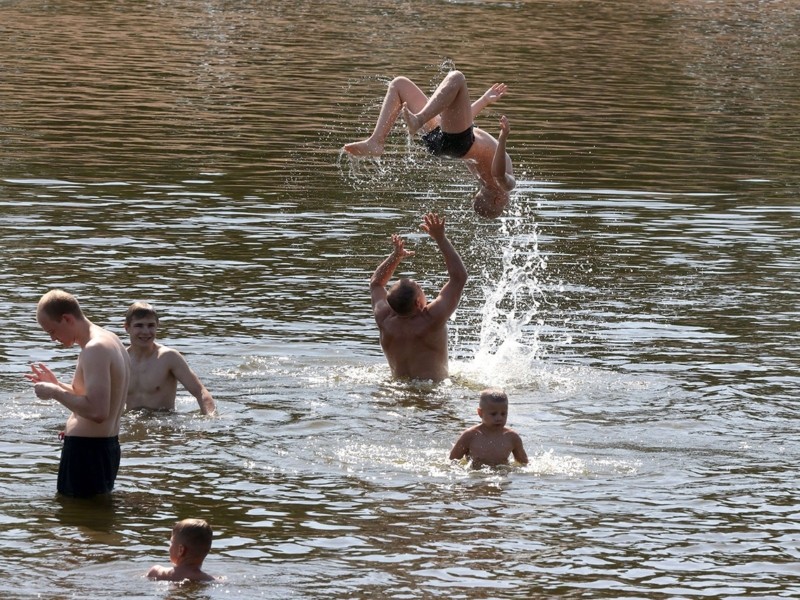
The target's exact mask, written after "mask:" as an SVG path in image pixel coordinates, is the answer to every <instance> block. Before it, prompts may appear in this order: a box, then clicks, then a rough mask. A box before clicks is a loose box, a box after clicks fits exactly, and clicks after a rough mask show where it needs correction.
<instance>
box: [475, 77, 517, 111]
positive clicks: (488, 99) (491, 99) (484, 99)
mask: <svg viewBox="0 0 800 600" xmlns="http://www.w3.org/2000/svg"><path fill="white" fill-rule="evenodd" d="M507 90H508V86H507V85H506V84H505V83H495V84H494V85H493V86H492V87H490V88H489V89H488V90H486V91H485V92H484V93H483V96H481V97H480V98H478V99H477V100H475V102H473V103H472V118H473V119H475V117H477V116H478V113H480V112H481V111H482V110H483V109H484V108H486V107H487V106H489V105H490V104H494V103H495V102H497V101H498V100H500V98H502V97H503V96H504V95H505V93H506V91H507Z"/></svg>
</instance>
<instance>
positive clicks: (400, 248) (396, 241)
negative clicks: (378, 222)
mask: <svg viewBox="0 0 800 600" xmlns="http://www.w3.org/2000/svg"><path fill="white" fill-rule="evenodd" d="M392 245H393V246H394V250H393V251H392V254H394V255H395V256H396V257H397V258H399V259H400V260H403V259H404V258H408V257H409V256H414V253H413V252H412V251H411V250H406V243H405V241H404V240H403V238H401V237H400V236H399V235H397V234H396V233H393V234H392Z"/></svg>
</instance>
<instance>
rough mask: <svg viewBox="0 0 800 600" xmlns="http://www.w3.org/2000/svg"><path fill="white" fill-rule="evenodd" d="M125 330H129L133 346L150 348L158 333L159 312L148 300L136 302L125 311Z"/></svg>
mask: <svg viewBox="0 0 800 600" xmlns="http://www.w3.org/2000/svg"><path fill="white" fill-rule="evenodd" d="M125 331H127V332H128V335H129V336H130V340H131V346H136V347H141V348H149V347H150V346H151V344H153V343H155V341H156V334H157V333H158V313H157V312H156V309H155V308H153V306H152V305H151V304H148V303H147V302H134V303H133V304H131V305H130V306H129V307H128V311H127V312H126V313H125Z"/></svg>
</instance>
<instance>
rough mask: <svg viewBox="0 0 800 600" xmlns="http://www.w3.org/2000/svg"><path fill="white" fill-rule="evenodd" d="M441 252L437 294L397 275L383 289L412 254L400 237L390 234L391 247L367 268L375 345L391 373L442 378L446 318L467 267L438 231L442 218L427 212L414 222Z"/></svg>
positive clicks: (464, 280) (444, 373) (453, 307)
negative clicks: (442, 272) (443, 279)
mask: <svg viewBox="0 0 800 600" xmlns="http://www.w3.org/2000/svg"><path fill="white" fill-rule="evenodd" d="M420 227H421V228H422V230H423V231H425V232H427V233H428V235H430V236H431V237H432V238H433V240H434V241H435V242H436V245H437V246H439V250H440V251H441V253H442V254H443V255H444V262H445V266H446V267H447V274H448V276H449V279H448V280H447V283H445V284H444V286H443V287H442V289H441V291H440V292H439V295H438V296H437V297H436V298H435V299H434V300H433V301H432V302H428V301H427V299H426V298H425V294H424V293H423V291H422V288H421V287H420V286H419V284H418V283H417V282H416V281H414V280H413V279H408V278H403V279H400V281H398V282H397V283H395V284H394V285H393V286H392V287H391V288H390V289H389V291H388V292H387V291H386V284H387V283H389V280H390V279H391V278H392V275H393V274H394V271H395V269H396V268H397V266H398V265H399V264H400V261H402V260H403V259H404V258H406V257H408V256H414V253H413V252H410V251H408V250H406V249H405V245H404V242H403V239H402V238H401V237H400V236H399V235H397V234H395V235H393V236H392V244H393V245H394V250H393V252H392V253H391V254H390V255H389V256H388V257H387V258H386V260H384V261H383V262H382V263H381V264H380V265H378V268H377V269H376V270H375V273H373V275H372V278H371V279H370V282H369V289H370V295H371V296H372V312H373V315H374V317H375V323H376V324H377V325H378V330H379V331H380V335H381V348H382V349H383V353H384V354H385V355H386V360H387V361H388V362H389V367H390V368H391V369H392V376H394V377H408V378H410V379H430V380H433V381H437V382H438V381H442V380H444V379H447V376H448V368H447V320H448V319H449V318H450V315H452V314H453V313H454V312H455V310H456V307H457V306H458V302H459V300H460V299H461V292H462V291H463V290H464V285H466V283H467V270H466V268H465V267H464V263H463V262H462V261H461V257H460V256H459V255H458V252H456V249H455V248H453V245H452V244H451V243H450V240H448V239H447V236H446V235H445V232H444V218H443V217H441V218H440V217H439V216H438V215H437V214H436V213H428V214H427V215H425V217H424V222H423V223H422V225H421V226H420Z"/></svg>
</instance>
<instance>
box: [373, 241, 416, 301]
mask: <svg viewBox="0 0 800 600" xmlns="http://www.w3.org/2000/svg"><path fill="white" fill-rule="evenodd" d="M392 245H393V246H394V249H393V250H392V253H391V254H390V255H389V256H387V257H386V259H385V260H384V261H383V262H382V263H381V264H380V265H378V268H377V269H375V272H374V273H373V274H372V277H371V278H370V280H369V289H370V294H371V296H372V309H373V310H375V308H376V306H377V304H378V303H379V302H380V301H381V300H384V301H385V300H386V296H387V295H388V293H387V291H386V284H387V283H389V280H390V279H391V278H392V275H394V271H395V269H396V268H397V265H399V264H400V261H402V260H403V259H404V258H406V257H407V256H414V253H413V252H411V251H409V250H406V249H405V242H404V241H403V238H401V237H400V236H399V235H397V234H396V233H394V234H392Z"/></svg>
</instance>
